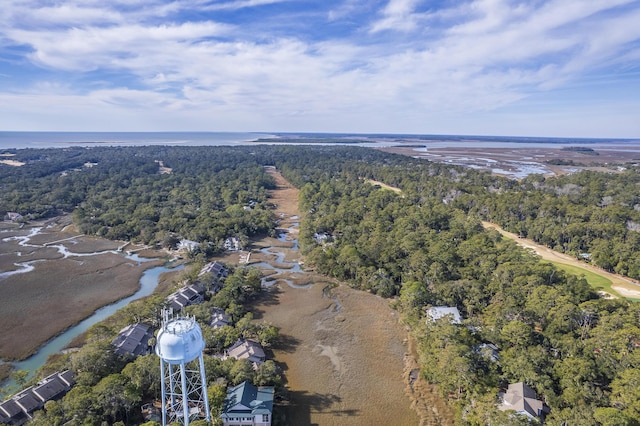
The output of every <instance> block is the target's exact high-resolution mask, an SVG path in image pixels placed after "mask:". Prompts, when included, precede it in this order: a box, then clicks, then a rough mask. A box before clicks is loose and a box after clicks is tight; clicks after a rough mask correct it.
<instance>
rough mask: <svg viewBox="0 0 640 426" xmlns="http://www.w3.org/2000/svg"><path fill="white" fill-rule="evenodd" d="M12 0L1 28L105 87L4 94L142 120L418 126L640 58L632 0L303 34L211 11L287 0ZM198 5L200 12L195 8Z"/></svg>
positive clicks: (442, 14)
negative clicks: (221, 17) (316, 36)
mask: <svg viewBox="0 0 640 426" xmlns="http://www.w3.org/2000/svg"><path fill="white" fill-rule="evenodd" d="M7 1H9V3H8V4H9V7H8V12H7V14H6V15H5V18H1V17H0V38H2V37H4V38H5V39H8V40H10V42H11V43H12V44H14V45H22V46H29V47H30V49H32V51H31V52H30V53H29V56H28V58H29V59H30V60H32V61H33V62H34V63H35V64H37V65H38V66H40V67H42V68H44V69H47V70H52V71H55V72H56V73H57V74H55V75H56V76H57V78H59V80H60V81H63V82H64V81H65V80H66V79H65V77H66V76H70V77H71V78H70V79H69V81H76V80H80V79H84V80H89V81H90V84H89V85H86V86H85V85H82V86H80V85H78V86H76V85H74V84H71V83H69V84H61V83H57V82H56V81H55V79H56V77H52V78H50V79H48V80H47V81H46V82H45V83H40V84H39V83H38V82H33V83H32V84H31V86H32V88H34V89H36V88H37V91H35V90H34V91H33V92H31V93H25V94H24V98H21V97H20V96H19V95H17V94H15V92H14V93H13V94H7V93H5V94H4V95H2V94H0V96H2V97H3V98H4V100H5V101H12V102H22V105H24V110H23V112H24V114H29V111H32V112H33V114H35V115H38V114H46V110H47V109H46V108H40V107H38V106H37V105H36V103H37V102H35V101H34V102H32V100H34V99H36V98H38V96H40V99H41V102H42V103H43V104H47V103H49V102H56V105H60V104H61V103H64V104H65V106H64V107H60V109H59V110H58V111H62V110H65V111H67V112H68V113H69V114H70V115H73V114H79V115H80V116H82V117H84V116H88V115H89V114H90V112H92V113H96V114H98V113H99V112H100V111H102V113H103V114H107V115H108V114H111V115H112V116H113V117H119V118H120V119H121V121H120V122H121V123H125V122H127V120H129V119H127V118H126V113H125V112H124V111H130V110H135V111H136V115H138V114H139V115H140V117H142V119H141V121H140V123H154V125H157V119H156V118H157V117H160V116H162V115H163V114H167V116H168V117H170V119H167V121H166V124H163V125H167V126H168V125H169V124H168V123H170V122H171V123H183V126H184V125H187V124H188V125H190V126H196V127H197V126H218V127H216V128H220V127H219V126H230V125H231V123H244V125H245V126H249V125H251V126H253V127H252V129H253V130H255V129H256V127H255V126H260V125H262V126H268V127H270V128H271V129H277V127H278V126H284V127H282V128H284V129H291V130H305V129H304V128H303V127H304V124H305V123H307V124H309V125H312V124H313V125H314V126H317V127H316V128H315V129H311V128H309V129H307V130H322V127H321V126H322V124H323V123H330V122H331V121H332V120H334V122H335V127H334V128H335V129H336V130H338V129H339V128H340V127H341V126H342V127H341V128H343V129H346V127H348V126H355V125H356V124H358V123H360V124H359V125H361V126H363V127H364V126H365V125H367V124H371V123H372V121H374V122H375V125H376V126H379V128H377V129H371V131H384V129H383V128H382V127H384V126H389V127H392V126H400V125H401V124H400V123H405V124H406V125H407V126H413V128H414V129H416V130H417V129H418V127H419V125H420V123H431V124H433V121H438V120H445V117H449V116H451V117H453V116H462V115H473V114H488V113H489V112H491V111H496V110H500V109H502V108H505V107H507V106H509V105H513V104H517V103H519V102H522V101H523V100H525V99H527V97H528V96H531V95H532V94H535V93H541V92H545V91H552V90H555V89H556V88H559V87H563V86H564V85H566V83H567V82H569V81H574V80H576V79H579V78H581V76H582V75H585V74H588V73H591V72H601V70H603V72H605V71H607V70H609V72H612V73H613V74H614V75H615V72H614V71H611V70H612V69H614V68H624V67H629V69H633V68H634V66H637V65H634V64H637V60H638V56H639V55H640V54H639V53H638V49H637V48H636V49H632V48H630V45H631V44H632V43H637V41H638V40H639V39H640V26H638V25H637V22H640V9H639V8H638V7H631V8H629V9H627V10H623V8H622V6H624V5H625V4H628V5H633V4H634V3H636V2H633V1H631V0H607V1H604V0H593V1H589V2H584V1H582V0H580V1H578V0H562V1H560V0H549V1H537V2H518V3H515V2H513V1H510V0H474V1H466V2H463V3H460V2H456V5H455V7H451V8H450V9H443V10H439V11H428V12H425V11H420V8H421V7H422V8H423V9H424V7H425V6H428V4H422V3H421V2H420V1H419V0H389V1H388V2H387V3H386V6H385V7H384V9H383V10H382V11H381V12H380V13H379V14H378V15H376V16H369V21H368V22H373V23H372V24H371V25H370V26H368V27H366V28H367V29H368V33H367V32H366V30H364V31H363V32H360V33H358V34H357V35H351V36H345V35H342V36H340V37H338V36H334V37H331V36H327V37H326V38H325V39H323V40H316V41H314V40H313V38H312V37H310V36H309V35H308V34H305V33H303V32H301V33H300V35H297V34H294V33H293V32H289V33H287V34H288V35H282V33H277V34H276V33H274V34H271V33H268V32H267V33H264V34H260V36H259V37H256V36H255V35H254V34H252V25H251V23H245V24H243V25H239V24H233V23H232V24H223V23H220V22H217V21H216V20H215V17H216V14H208V15H207V13H206V10H211V9H218V10H222V9H225V10H227V11H233V10H236V9H238V8H248V7H257V6H267V5H268V4H270V3H276V2H280V1H283V0H237V1H236V0H232V1H226V2H210V1H204V0H202V1H168V2H167V1H160V0H157V1H143V0H139V1H138V2H135V3H134V2H128V1H126V2H125V1H124V0H120V3H117V2H103V1H98V0H94V1H84V2H80V1H77V2H75V1H58V2H55V3H54V2H44V4H45V6H46V7H41V6H39V5H42V4H43V2H30V3H23V2H20V1H13V0H7ZM25 1H28V0H25ZM290 1H294V0H290ZM106 3H108V4H109V5H108V6H105V4H106ZM445 3H446V4H451V3H449V2H445ZM118 4H120V5H121V7H116V6H117V5H118ZM114 5H116V6H114ZM189 7H191V8H196V9H195V10H190V12H192V13H191V14H190V15H189V16H194V15H198V14H200V15H198V16H199V20H198V21H185V20H184V18H182V15H180V11H185V10H189ZM367 7H370V5H369V6H367V4H366V2H363V0H346V1H345V2H343V3H340V4H339V5H335V4H334V5H333V6H331V7H328V9H327V13H326V14H325V15H323V16H326V17H327V18H328V19H329V20H332V19H343V18H344V17H346V16H348V15H349V14H350V13H354V12H355V11H359V12H360V13H361V12H362V11H363V10H365V9H366V8H367ZM265 10H266V9H265ZM102 12H104V13H102ZM196 12H197V13H196ZM21 16H22V17H24V18H25V19H23V20H21V19H18V18H19V17H21ZM165 16H166V17H165ZM225 16H227V14H226V13H225ZM163 17H165V18H163ZM160 18H162V19H160ZM205 18H206V19H205ZM372 18H373V21H372ZM271 19H275V18H274V17H271ZM376 19H377V20H376ZM26 22H27V23H28V22H30V23H36V22H37V23H38V25H37V26H31V25H27V24H25V23H26ZM159 22H162V23H159ZM298 24H300V25H301V24H304V23H298ZM427 24H428V28H427ZM283 25H286V23H283ZM260 28H264V27H262V26H261V27H260ZM384 31H394V32H395V33H394V34H388V33H386V32H384ZM387 35H389V37H387ZM395 36H399V37H401V40H400V41H398V40H397V39H394V37H395ZM363 38H364V40H363ZM256 40H258V41H256ZM0 70H1V69H0ZM105 71H106V72H107V73H108V74H105V73H104V72H105ZM3 74H6V73H4V72H3ZM109 79H111V80H109ZM98 88H99V89H98ZM36 93H39V95H37V94H36ZM20 99H22V100H20ZM2 102H4V101H2ZM18 109H19V108H18ZM5 112H6V113H10V112H9V111H4V112H2V113H0V115H2V114H4V113H5ZM57 113H60V114H61V112H57ZM11 114H12V116H13V117H14V118H16V117H15V114H13V113H11ZM461 114H462V115H461ZM105 117H106V115H105ZM123 117H125V118H123ZM205 117H216V119H215V120H219V121H212V119H211V118H209V119H206V118H205ZM242 117H244V121H243V120H242V119H241V118H242ZM200 118H201V119H202V120H203V122H202V124H194V120H196V121H197V119H200ZM105 119H106V118H105ZM5 123H6V121H5ZM287 123H288V124H287ZM2 125H4V124H3V122H2V120H1V119H0V126H2ZM141 125H142V124H141ZM172 126H173V128H174V129H175V128H176V127H180V126H179V125H177V124H172ZM295 126H297V129H293V127H295ZM123 127H124V124H123ZM225 128H226V129H229V127H225ZM265 128H266V127H263V129H265ZM200 129H202V128H200ZM209 129H211V127H209ZM246 129H247V127H245V128H244V129H242V128H236V129H235V130H246ZM426 129H428V128H426ZM352 130H354V129H352ZM362 130H366V129H364V128H363V129H362Z"/></svg>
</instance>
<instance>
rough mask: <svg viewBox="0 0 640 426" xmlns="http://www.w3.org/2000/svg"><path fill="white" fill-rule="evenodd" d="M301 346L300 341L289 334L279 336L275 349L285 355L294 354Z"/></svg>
mask: <svg viewBox="0 0 640 426" xmlns="http://www.w3.org/2000/svg"><path fill="white" fill-rule="evenodd" d="M299 345H300V340H299V339H297V338H296V337H293V336H291V335H289V334H284V333H283V334H279V335H278V340H276V341H275V343H274V344H273V348H274V349H277V350H279V351H282V352H285V353H288V354H290V353H293V352H295V351H296V349H297V347H298V346H299Z"/></svg>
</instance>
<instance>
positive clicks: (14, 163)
mask: <svg viewBox="0 0 640 426" xmlns="http://www.w3.org/2000/svg"><path fill="white" fill-rule="evenodd" d="M0 163H1V164H6V165H7V166H13V167H20V166H24V164H25V163H22V162H20V161H16V160H0Z"/></svg>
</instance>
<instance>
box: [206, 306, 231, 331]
mask: <svg viewBox="0 0 640 426" xmlns="http://www.w3.org/2000/svg"><path fill="white" fill-rule="evenodd" d="M231 323H232V320H231V315H227V314H226V313H225V312H224V310H222V309H220V308H213V309H212V310H211V321H209V325H210V326H211V327H213V328H218V327H223V326H225V325H229V324H231Z"/></svg>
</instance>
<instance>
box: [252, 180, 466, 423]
mask: <svg viewBox="0 0 640 426" xmlns="http://www.w3.org/2000/svg"><path fill="white" fill-rule="evenodd" d="M270 172H271V173H272V175H273V176H274V178H275V179H276V182H277V189H276V190H274V191H272V192H271V193H270V196H271V201H272V202H273V203H274V204H275V205H276V213H277V215H278V217H279V218H280V222H279V227H280V228H281V229H282V230H283V231H284V232H285V233H286V234H285V238H280V239H279V240H276V239H264V240H261V241H259V242H255V243H254V247H255V248H257V249H263V248H265V247H268V248H269V253H271V254H273V253H278V254H280V258H281V259H282V260H281V262H277V261H276V259H275V257H274V256H273V255H265V253H264V252H263V251H259V250H252V254H251V262H249V263H250V264H252V263H254V262H266V263H269V264H271V265H272V266H274V267H276V268H280V271H276V272H274V271H273V270H271V271H269V270H268V268H267V270H265V273H266V275H268V277H267V279H266V282H267V283H268V285H269V287H268V291H265V292H264V293H263V295H262V297H261V299H260V300H258V301H257V302H256V303H255V304H254V305H253V306H252V308H251V310H252V312H253V313H254V317H255V318H256V319H257V320H259V321H265V322H267V323H270V324H273V325H275V326H277V327H278V328H279V329H280V336H281V339H280V343H279V344H278V345H276V347H275V348H274V349H273V355H274V357H275V360H276V363H277V364H278V365H279V366H280V367H281V368H282V371H283V373H284V376H285V380H286V385H287V389H288V392H287V395H285V399H284V401H281V402H279V403H278V406H277V409H276V416H277V417H278V420H279V422H280V423H281V424H289V425H300V426H304V425H318V426H333V425H336V426H337V425H354V426H359V425H363V426H364V425H385V424H393V425H449V424H453V422H452V421H451V420H450V419H451V414H450V412H449V411H448V409H447V408H446V406H445V404H444V402H443V401H442V400H440V399H439V398H438V397H437V396H436V395H435V393H433V392H432V391H431V389H430V388H429V386H428V384H426V383H424V382H422V381H421V380H419V382H420V387H419V388H418V387H417V386H415V385H416V384H414V385H413V386H410V385H409V383H408V379H409V373H410V371H411V370H413V369H415V368H417V364H416V363H415V358H414V356H412V353H411V352H412V351H411V348H410V347H409V339H408V332H407V330H406V329H404V327H403V326H402V325H400V323H399V321H398V320H399V318H398V316H399V314H398V312H396V311H394V310H393V309H391V307H390V306H389V300H387V299H383V298H381V297H378V296H375V295H373V294H370V293H367V292H363V291H360V290H354V289H352V288H350V287H348V286H347V285H345V284H343V283H339V282H336V281H334V280H332V279H329V278H327V277H325V276H323V275H319V274H315V273H313V272H312V271H309V270H299V269H298V270H296V268H291V267H290V266H289V267H287V265H286V263H289V264H290V263H294V264H295V263H298V262H301V260H302V259H301V258H300V255H299V253H298V251H297V250H296V249H295V248H294V244H293V243H292V241H293V240H295V239H296V238H297V232H298V229H297V222H298V221H299V218H298V210H297V200H298V192H297V190H296V189H295V188H293V187H291V185H289V184H288V182H287V181H286V180H284V179H283V177H282V176H281V175H280V174H279V173H277V171H275V170H271V171H270ZM283 263H285V264H284V265H283ZM283 266H284V267H283ZM427 401H428V407H427V404H426V403H425V402H427ZM434 403H437V405H438V407H439V408H440V409H439V410H437V412H436V410H434V409H433V405H434Z"/></svg>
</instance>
